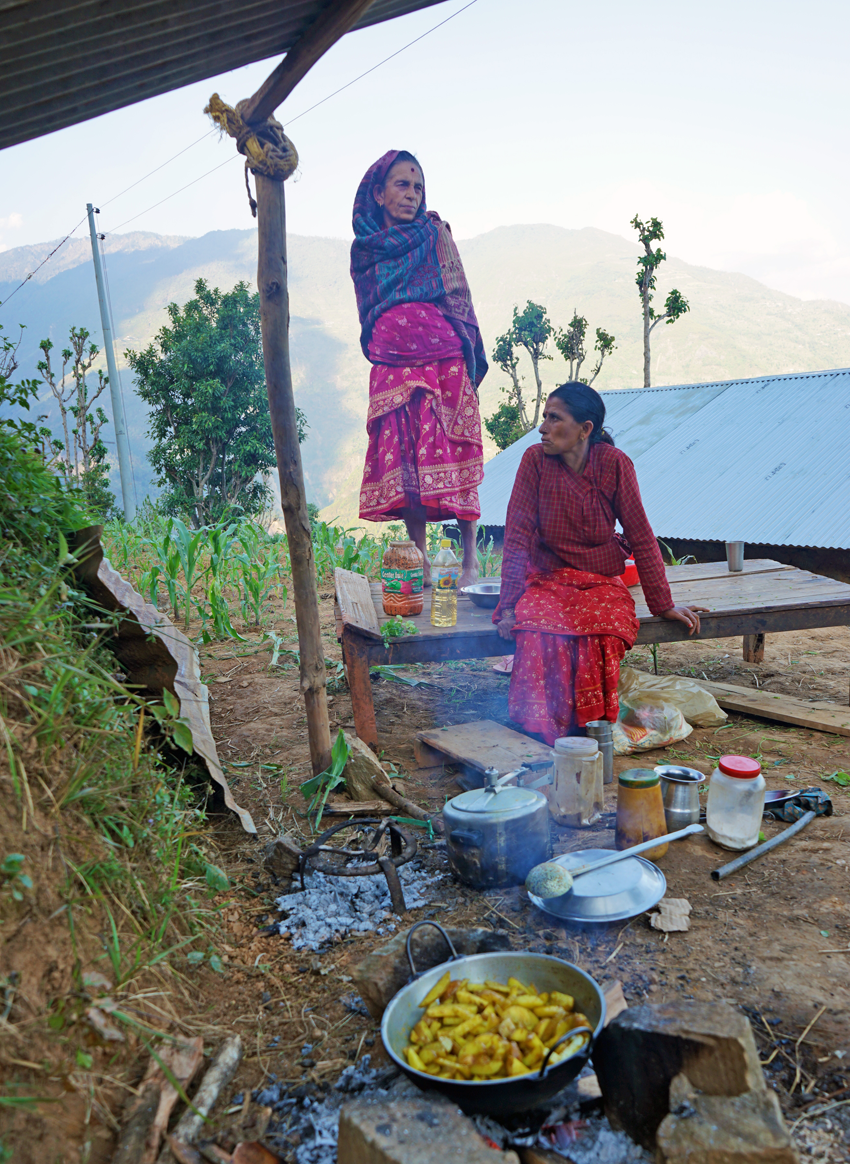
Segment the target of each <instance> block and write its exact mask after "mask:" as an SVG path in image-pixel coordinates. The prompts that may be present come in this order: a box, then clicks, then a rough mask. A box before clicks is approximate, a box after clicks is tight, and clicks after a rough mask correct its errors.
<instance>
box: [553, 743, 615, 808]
mask: <svg viewBox="0 0 850 1164" xmlns="http://www.w3.org/2000/svg"><path fill="white" fill-rule="evenodd" d="M552 760H553V761H554V772H553V777H552V783H551V784H549V785H547V786H545V787H544V789H543V793H544V795H545V796H546V799H547V800H548V801H549V811H550V812H551V814H552V816H553V817H554V819H555V820H556V821H557V822H558V824H562V825H567V826H568V827H569V828H574V829H584V828H588V826H590V825H592V824H595V823H596V822H597V821H598V820H599V818H600V816H601V815H602V807H603V804H602V777H603V762H602V753H601V752H600V751H599V745H598V744H597V742H596V740H591V739H588V738H586V737H584V736H564V738H563V739H560V740H555V750H554V751H553V752H552Z"/></svg>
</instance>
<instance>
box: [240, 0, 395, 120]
mask: <svg viewBox="0 0 850 1164" xmlns="http://www.w3.org/2000/svg"><path fill="white" fill-rule="evenodd" d="M372 3H373V0H330V3H329V4H328V6H327V7H326V8H325V9H324V10H323V11H322V13H321V14H320V15H319V16H318V17H317V18H316V19H315V20H314V21H313V23H312V24H311V25H310V26H309V27H308V28H307V30H306V31H305V32H304V33H303V34H302V35H301V36H300V37H299V38H298V40H297V41H296V42H295V44H294V45H293V46H292V48H291V49H290V50H289V52H288V53H287V54H286V56H285V57H284V58H283V60H282V61H281V62H280V64H279V65H278V66H277V68H276V69H275V70H274V72H273V73H271V74H270V75H269V76H268V77H267V78H266V79H265V81H264V82H263V83H262V85H261V86H260V87H259V89H258V90H257V92H256V93H255V94H254V96H253V97H249V99H248V102H247V104H246V105H245V107H244V109H243V110H242V118H243V120H244V121H247V122H250V123H254V124H256V123H257V122H260V121H265V120H266V119H267V118H269V117H271V116H272V114H273V113H274V111H275V109H277V107H278V105H280V104H281V102H282V101H284V100H285V99H286V98H287V97H288V96H289V94H290V93H291V92H292V90H293V89H294V88H295V86H296V85H297V84H298V82H299V81H301V80H303V78H304V77H305V76H306V75H307V73H308V72H309V71H310V69H312V67H313V65H315V63H316V61H318V60H319V58H320V57H323V56H324V55H325V53H326V52H327V51H328V49H329V48H332V47H333V45H335V44H336V42H337V41H338V40H339V39H340V37H342V36H344V35H345V33H346V32H348V31H349V29H351V28H353V27H354V25H355V24H356V23H357V21H358V20H359V19H360V17H361V16H363V14H364V13H365V12H366V9H367V8H370V7H371V5H372Z"/></svg>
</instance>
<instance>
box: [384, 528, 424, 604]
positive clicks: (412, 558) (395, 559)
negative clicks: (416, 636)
mask: <svg viewBox="0 0 850 1164" xmlns="http://www.w3.org/2000/svg"><path fill="white" fill-rule="evenodd" d="M423 579H424V563H423V559H422V554H421V553H420V552H419V550H418V549H417V547H416V543H415V542H412V541H410V540H409V539H406V540H405V541H399V542H390V544H389V545H388V546H387V548H386V549H385V550H384V557H383V559H382V561H381V598H382V600H383V605H384V614H389V615H400V616H401V617H402V618H409V617H410V615H413V614H421V613H422V606H423V603H424V598H423V595H422V586H423Z"/></svg>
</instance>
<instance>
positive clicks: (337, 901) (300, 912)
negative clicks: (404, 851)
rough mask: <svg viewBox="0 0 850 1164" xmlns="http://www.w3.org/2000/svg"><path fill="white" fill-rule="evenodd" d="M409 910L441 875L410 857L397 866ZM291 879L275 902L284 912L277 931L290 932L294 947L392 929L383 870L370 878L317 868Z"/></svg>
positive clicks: (318, 946)
mask: <svg viewBox="0 0 850 1164" xmlns="http://www.w3.org/2000/svg"><path fill="white" fill-rule="evenodd" d="M398 876H399V880H400V881H401V886H402V889H403V890H404V900H405V903H406V904H407V908H408V909H417V908H418V907H419V906H421V905H427V904H428V900H429V899H428V897H427V896H426V891H427V889H428V887H429V886H431V885H433V884H434V883H435V882H437V881H441V880H442V879H443V876H444V874H442V873H426V872H424V871H423V870H422V869H419V868H417V866H416V863H415V862H413V861H409V862H408V863H407V864H406V865H402V866H401V868H400V869H399V871H398ZM304 883H305V885H306V889H305V890H304V891H303V892H302V891H301V879H300V877H296V878H293V882H292V884H293V892H292V893H288V894H284V896H283V897H279V898H278V899H277V901H276V902H275V904H276V905H277V908H278V909H279V910H280V911H281V913H283V914H285V915H286V916H285V917H284V919H283V921H281V922H278V933H280V934H285V935H289V937H291V939H292V948H293V949H294V950H305V949H306V950H319V949H321V948H322V947H323V946H327V945H328V944H330V943H331V942H332V941H333V940H334V939H335V938H336V937H344V936H346V935H347V934H365V933H370V932H374V933H378V934H386V933H388V932H391V931H392V930H394V929H395V928H396V923H395V922H394V921H393V920H392V918H393V909H392V902H391V900H390V891H389V888H388V887H387V879H386V877H384V875H383V873H375V874H374V875H373V876H371V877H334V876H332V875H330V874H328V873H319V872H316V871H315V870H313V871H308V872H307V873H306V874H305V878H304Z"/></svg>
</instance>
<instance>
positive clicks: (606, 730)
mask: <svg viewBox="0 0 850 1164" xmlns="http://www.w3.org/2000/svg"><path fill="white" fill-rule="evenodd" d="M585 730H586V731H587V734H588V735H589V736H590V738H591V739H592V740H596V742H597V744H598V745H599V751H600V753H601V755H602V783H603V784H613V783H614V733H613V724H612V723H611V721H610V720H607V719H592V720H591V721H590V723H588V724H586V725H585Z"/></svg>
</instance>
